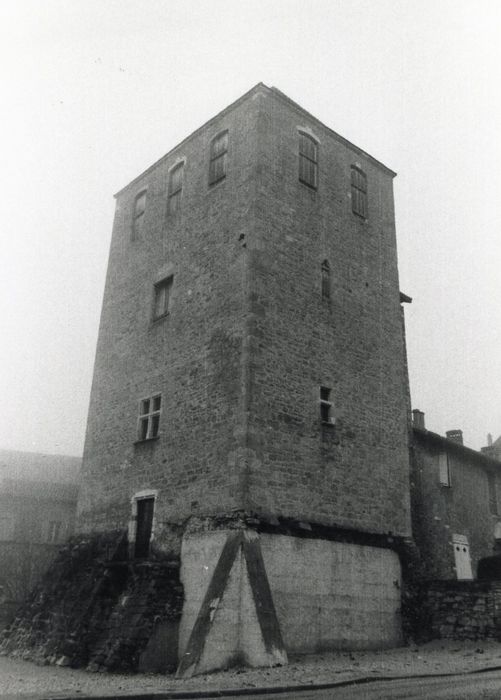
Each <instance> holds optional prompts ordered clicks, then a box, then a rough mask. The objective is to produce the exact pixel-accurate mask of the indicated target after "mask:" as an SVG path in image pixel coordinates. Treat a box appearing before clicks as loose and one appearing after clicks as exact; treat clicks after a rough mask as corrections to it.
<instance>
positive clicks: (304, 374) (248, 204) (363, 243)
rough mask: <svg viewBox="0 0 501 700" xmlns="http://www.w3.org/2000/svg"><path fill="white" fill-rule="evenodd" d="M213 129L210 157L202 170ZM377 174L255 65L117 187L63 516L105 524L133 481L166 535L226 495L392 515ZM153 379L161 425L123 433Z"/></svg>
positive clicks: (393, 273) (317, 516)
mask: <svg viewBox="0 0 501 700" xmlns="http://www.w3.org/2000/svg"><path fill="white" fill-rule="evenodd" d="M297 127H300V128H306V129H307V130H310V131H311V132H312V133H313V134H314V135H315V137H317V138H318V141H319V153H320V155H319V164H320V165H319V186H318V190H316V191H313V190H311V189H309V188H308V187H306V186H304V185H303V184H301V183H300V182H298V134H297ZM223 129H227V130H228V153H227V175H226V178H225V179H224V180H221V181H220V182H219V183H217V184H215V185H213V186H209V185H208V164H209V149H210V143H211V140H212V139H213V137H214V136H215V135H216V134H217V133H219V132H220V131H221V130H223ZM180 160H184V163H185V168H184V180H183V190H182V200H181V207H180V209H179V210H178V211H177V212H176V213H175V214H172V213H169V212H168V207H167V199H168V197H167V187H168V177H169V169H170V168H171V167H172V166H174V165H175V164H176V163H177V162H180ZM352 164H355V165H357V166H359V167H361V168H362V169H363V170H364V171H365V172H366V173H367V177H368V206H369V214H368V217H367V218H366V219H363V218H361V217H359V216H356V215H355V214H354V213H353V212H352V209H351V200H350V196H351V186H350V169H351V165H352ZM392 177H393V173H392V172H391V171H390V170H388V169H387V168H385V166H383V165H381V164H380V163H378V162H377V161H375V160H374V159H373V158H371V157H370V156H368V155H367V154H366V153H364V152H363V151H361V150H360V149H358V148H357V147H355V146H353V145H351V144H349V143H348V142H347V141H345V140H344V139H342V138H341V137H339V136H336V135H335V134H333V132H331V131H330V130H329V129H328V128H327V127H325V126H323V125H321V124H320V123H319V122H318V121H317V120H316V119H314V118H313V117H312V116H311V115H309V114H308V113H307V112H305V111H304V110H302V109H301V108H300V107H298V106H297V105H295V104H294V103H292V102H291V101H290V100H288V99H287V98H285V97H283V96H282V95H281V94H280V93H278V92H277V91H276V90H274V89H269V88H266V87H265V86H263V85H258V86H256V88H254V89H253V90H251V91H250V93H248V94H247V95H245V96H244V97H243V98H241V99H240V100H238V101H237V102H236V103H234V104H233V105H231V106H230V107H229V108H227V109H226V110H224V111H223V112H222V113H221V114H219V115H218V116H217V117H215V118H214V119H212V120H211V121H210V122H208V123H207V124H206V125H204V126H203V127H202V128H200V129H199V130H197V131H196V132H195V133H194V134H192V136H190V137H189V138H188V139H186V140H185V141H183V142H182V143H181V144H180V145H179V146H177V147H176V148H175V149H173V151H171V152H170V153H168V154H167V156H165V157H164V158H162V159H161V160H160V161H159V162H158V163H156V164H155V165H153V166H152V167H151V168H149V169H148V170H147V171H146V172H145V173H143V174H142V175H141V176H139V177H138V178H136V180H134V181H133V182H132V183H131V184H130V185H128V186H127V187H126V188H125V189H124V190H122V191H121V192H120V193H119V194H118V195H117V211H116V217H115V223H114V230H113V237H112V243H111V251H110V262H109V268H108V275H107V281H106V290H105V295H104V302H103V311H102V318H101V327H100V332H99V342H98V348H97V355H96V365H95V374H94V382H93V389H92V395H91V402H90V409H89V420H88V428H87V439H86V446H85V451H84V460H83V468H82V490H81V496H80V500H79V525H78V529H80V530H84V531H86V532H91V531H94V530H97V531H99V530H103V529H104V530H107V529H115V528H123V527H124V526H125V525H126V523H127V521H128V520H129V519H130V513H131V498H132V497H133V496H134V494H135V493H137V492H140V491H144V490H148V489H155V490H156V491H157V494H156V496H157V498H156V502H155V522H154V538H155V542H156V544H157V546H158V547H159V548H160V549H162V548H163V550H164V551H165V552H167V551H170V550H171V549H172V543H171V542H168V541H167V540H165V539H164V533H169V532H172V529H173V527H174V526H177V527H179V528H182V527H183V523H184V522H186V519H187V518H188V517H190V516H191V515H202V516H203V515H207V514H208V515H214V514H216V513H231V512H232V511H235V510H243V511H246V512H247V513H253V512H259V513H264V514H271V515H278V516H282V517H293V518H299V519H304V520H307V521H311V522H319V523H326V524H332V525H336V526H340V527H350V528H356V529H360V530H364V531H368V532H376V533H394V534H396V535H400V536H407V535H408V534H409V532H410V524H409V495H408V491H409V488H408V471H409V465H408V434H407V406H406V389H405V387H406V377H405V365H404V343H403V333H402V326H401V318H400V307H399V288H398V273H397V259H396V244H395V227H394V211H393V193H392ZM145 189H146V210H145V214H144V217H143V223H142V229H141V231H140V232H138V234H137V235H136V236H132V229H131V227H132V211H133V206H134V200H135V197H136V196H137V194H138V193H139V192H141V191H143V190H145ZM325 259H327V260H328V261H329V263H330V266H331V299H330V301H328V300H325V299H322V295H321V286H320V285H321V283H320V268H321V264H322V261H323V260H325ZM168 275H173V286H172V292H171V305H170V312H169V314H168V315H167V316H165V317H164V318H162V319H161V320H159V321H156V322H154V323H152V321H151V308H152V298H153V285H154V284H155V282H158V281H159V280H161V279H163V278H165V277H167V276H168ZM320 386H328V387H331V391H332V394H331V398H332V401H333V404H334V406H333V411H332V413H333V416H334V417H335V418H336V426H335V428H334V427H329V426H327V427H326V426H322V425H321V421H320V413H319V389H320ZM157 392H161V393H162V404H163V407H162V415H161V428H160V436H159V438H158V439H156V440H150V441H145V442H138V441H137V420H138V406H139V401H140V399H141V398H144V397H148V396H152V395H153V394H155V393H157Z"/></svg>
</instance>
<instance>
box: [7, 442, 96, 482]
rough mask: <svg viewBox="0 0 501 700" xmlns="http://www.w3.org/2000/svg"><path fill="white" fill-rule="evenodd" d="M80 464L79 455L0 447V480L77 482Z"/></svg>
mask: <svg viewBox="0 0 501 700" xmlns="http://www.w3.org/2000/svg"><path fill="white" fill-rule="evenodd" d="M81 465H82V458H81V457H71V456H68V455H49V454H42V453H39V452H19V451H17V450H2V449H0V481H3V480H5V479H12V480H21V481H36V482H45V483H61V484H77V483H78V477H79V472H80V467H81Z"/></svg>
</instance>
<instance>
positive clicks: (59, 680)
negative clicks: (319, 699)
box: [0, 641, 501, 699]
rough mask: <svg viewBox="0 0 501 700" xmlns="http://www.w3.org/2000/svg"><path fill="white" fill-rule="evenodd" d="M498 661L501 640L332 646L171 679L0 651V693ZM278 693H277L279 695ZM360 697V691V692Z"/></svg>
mask: <svg viewBox="0 0 501 700" xmlns="http://www.w3.org/2000/svg"><path fill="white" fill-rule="evenodd" d="M494 667H501V643H498V642H485V643H483V642H465V643H460V642H453V641H447V642H440V641H435V642H431V643H429V644H426V645H423V646H419V647H417V646H410V647H403V648H399V649H391V650H385V651H379V652H377V651H366V652H359V651H356V652H333V653H328V654H318V655H309V656H297V657H294V656H292V657H291V658H290V662H289V665H288V666H282V667H278V668H267V669H243V668H234V669H230V670H228V671H223V672H218V673H213V674H208V675H203V676H196V677H193V678H191V679H188V680H176V679H175V678H174V677H173V676H163V675H160V674H157V675H154V674H144V675H139V674H137V675H124V674H115V673H89V672H86V671H82V670H73V669H70V668H60V667H54V666H36V665H35V664H33V663H31V662H28V661H22V660H20V659H11V658H7V657H0V689H1V690H0V699H4V698H7V697H8V696H17V697H23V696H29V695H32V696H35V697H38V698H40V697H57V695H58V694H59V695H61V694H64V695H65V696H66V697H68V696H72V697H75V698H78V697H79V696H84V695H85V696H110V697H117V696H118V697H119V696H120V695H126V694H130V693H160V692H165V691H190V690H192V691H202V692H203V691H214V690H222V689H235V690H238V689H240V688H246V689H252V688H256V689H258V688H270V687H277V686H296V685H300V686H303V687H304V688H305V689H307V688H308V686H311V685H312V684H314V683H333V682H337V681H347V680H350V679H356V678H364V677H365V678H371V679H374V680H376V679H378V678H383V677H388V676H404V675H427V674H443V673H464V672H468V671H474V670H479V669H482V668H494ZM282 697H283V696H282ZM361 697H363V696H361Z"/></svg>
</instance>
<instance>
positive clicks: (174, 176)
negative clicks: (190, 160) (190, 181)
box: [169, 163, 184, 214]
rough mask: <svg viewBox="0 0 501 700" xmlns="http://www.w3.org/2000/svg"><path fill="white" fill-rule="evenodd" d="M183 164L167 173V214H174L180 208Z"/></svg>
mask: <svg viewBox="0 0 501 700" xmlns="http://www.w3.org/2000/svg"><path fill="white" fill-rule="evenodd" d="M183 171H184V163H179V164H178V165H176V166H175V167H174V168H172V170H171V171H170V173H169V212H170V213H171V214H175V212H176V211H178V210H179V209H180V207H181V193H182V191H183Z"/></svg>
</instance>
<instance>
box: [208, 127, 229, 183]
mask: <svg viewBox="0 0 501 700" xmlns="http://www.w3.org/2000/svg"><path fill="white" fill-rule="evenodd" d="M227 153H228V132H227V131H223V132H222V133H221V134H218V135H217V136H216V137H215V138H213V139H212V143H211V145H210V163H209V185H213V184H214V183H216V182H219V180H222V179H223V178H225V177H226V154H227Z"/></svg>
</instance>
